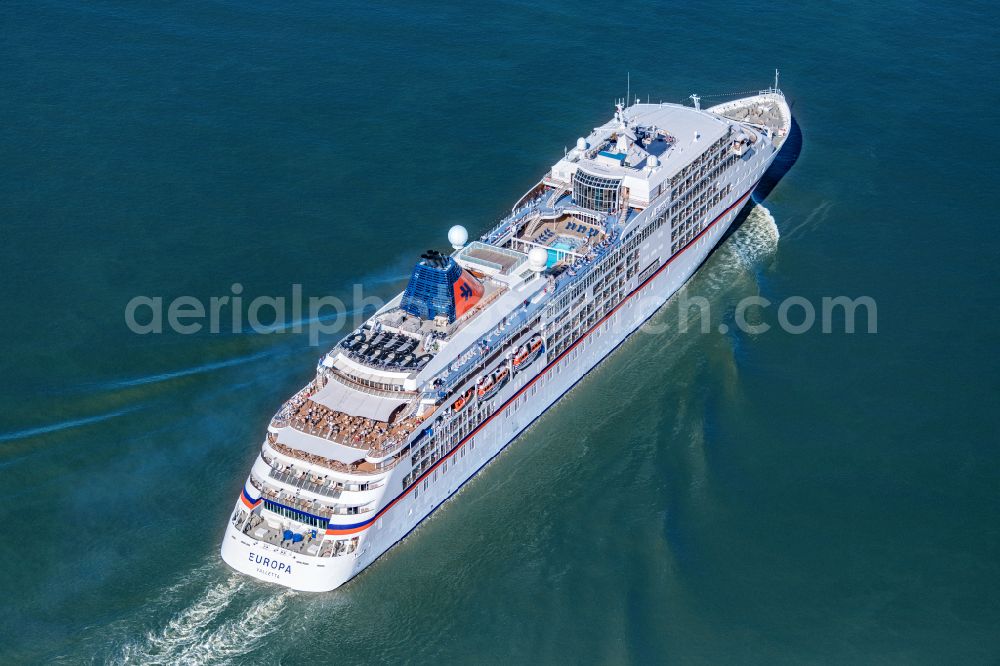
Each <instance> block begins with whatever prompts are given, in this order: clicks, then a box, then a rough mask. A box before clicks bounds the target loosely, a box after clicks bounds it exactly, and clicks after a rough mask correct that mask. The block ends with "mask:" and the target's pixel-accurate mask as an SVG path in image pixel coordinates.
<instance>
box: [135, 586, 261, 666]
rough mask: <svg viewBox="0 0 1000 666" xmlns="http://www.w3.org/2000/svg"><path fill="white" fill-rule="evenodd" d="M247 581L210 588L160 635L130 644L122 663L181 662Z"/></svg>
mask: <svg viewBox="0 0 1000 666" xmlns="http://www.w3.org/2000/svg"><path fill="white" fill-rule="evenodd" d="M244 584H245V582H244V580H243V579H242V578H241V577H239V576H236V575H232V576H230V577H229V578H228V579H227V580H225V581H223V582H222V583H218V584H217V585H213V586H212V587H210V588H208V590H206V591H205V593H204V594H203V595H202V596H201V597H200V598H199V599H198V600H197V601H195V602H194V603H193V604H191V605H190V606H188V607H187V608H185V609H184V610H182V611H180V612H179V613H177V614H176V615H174V617H173V618H172V619H171V620H170V621H169V622H168V623H167V625H166V626H165V627H164V628H163V629H161V630H160V631H159V632H149V633H148V634H147V635H146V638H145V640H143V641H141V642H139V643H130V644H127V645H126V646H125V647H124V649H123V651H122V656H121V663H142V664H164V663H174V662H176V661H177V655H178V653H180V652H183V651H184V650H186V649H188V648H190V647H191V645H193V644H194V643H195V642H197V641H198V640H199V639H200V638H201V632H202V631H203V630H204V629H205V628H206V627H208V626H209V625H210V624H211V623H212V621H213V620H215V619H216V618H218V616H219V614H220V613H221V612H222V611H223V610H225V608H226V607H227V606H229V604H230V603H231V602H232V600H233V598H234V597H236V595H237V593H239V591H240V590H241V589H242V588H243V586H244Z"/></svg>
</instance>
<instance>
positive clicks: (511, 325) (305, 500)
mask: <svg viewBox="0 0 1000 666" xmlns="http://www.w3.org/2000/svg"><path fill="white" fill-rule="evenodd" d="M694 99H695V107H694V108H691V107H688V106H681V105H674V104H640V103H636V104H633V105H632V106H628V107H625V106H624V105H622V104H619V105H617V107H616V110H615V114H614V117H613V118H612V119H611V120H609V121H608V122H607V123H605V124H603V125H601V126H600V127H597V128H595V129H594V130H593V132H591V133H590V134H589V135H588V136H586V137H581V138H580V139H578V140H577V141H576V145H575V146H574V148H573V149H572V150H569V151H567V152H566V154H565V156H564V157H563V158H562V159H560V160H559V161H558V162H556V164H555V165H554V166H553V167H552V169H551V170H550V171H549V172H548V173H547V174H545V176H544V177H543V178H542V180H541V181H539V183H538V184H537V185H536V186H535V187H533V188H532V189H531V190H530V191H529V192H527V193H526V194H525V195H524V196H522V197H521V199H520V200H519V201H518V202H517V204H516V205H515V206H514V208H513V210H512V212H511V214H510V215H509V216H507V217H506V218H504V219H503V220H502V221H501V222H500V223H499V224H498V225H496V226H495V227H494V228H493V229H492V230H490V231H489V232H488V233H486V234H484V235H483V236H482V237H481V238H480V239H479V240H477V241H473V242H468V238H467V233H466V232H465V230H464V229H462V228H461V227H455V228H453V229H452V230H451V232H450V233H449V241H450V242H451V244H452V246H453V248H454V251H453V252H451V253H450V254H442V253H440V252H436V251H429V252H427V253H425V254H424V255H423V256H422V257H421V258H420V260H419V261H418V262H417V264H416V265H415V267H414V269H413V273H412V275H411V277H410V280H409V283H408V284H407V287H406V290H405V291H404V292H403V293H401V294H399V295H398V296H397V297H396V298H395V299H393V300H392V301H390V302H389V303H388V304H387V305H386V306H385V307H383V308H382V309H381V310H379V311H378V312H376V313H375V314H374V315H373V316H372V317H371V318H369V319H368V320H367V321H366V322H365V323H364V324H363V325H362V326H361V327H360V328H358V329H357V330H355V331H352V332H351V333H349V334H348V335H347V336H346V337H345V338H344V339H343V340H341V341H340V342H339V343H338V344H337V346H335V347H334V348H333V349H331V350H330V351H329V352H328V353H326V354H325V355H323V357H322V358H321V359H320V360H319V362H318V364H317V366H316V373H315V376H314V377H313V378H312V380H311V381H310V382H309V383H308V384H307V385H306V386H305V387H303V388H302V389H301V390H300V391H299V392H298V393H296V394H295V395H294V396H292V397H291V398H290V399H289V400H288V401H287V402H286V403H285V404H284V405H283V406H282V408H281V409H280V410H279V411H278V413H277V414H276V415H275V416H274V418H273V419H272V420H271V423H270V425H269V427H268V429H267V434H266V437H265V439H264V442H263V445H262V447H261V452H260V455H259V456H258V457H257V459H256V460H255V462H254V464H253V467H252V468H251V472H250V476H249V478H248V479H247V481H246V484H245V486H244V488H243V490H242V492H241V494H240V497H239V499H238V501H237V503H236V508H235V510H234V512H233V515H232V518H231V521H230V523H229V525H228V527H227V530H226V535H225V537H224V539H223V544H222V556H223V558H224V559H225V560H226V562H228V563H229V564H230V565H231V566H232V567H234V568H235V569H237V570H239V571H242V572H244V573H247V574H249V575H251V576H254V577H256V578H260V579H262V580H271V581H275V582H277V583H280V584H282V585H286V586H288V587H291V588H294V589H299V590H311V591H322V590H331V589H334V588H336V587H338V586H339V585H341V584H343V583H344V582H346V581H347V580H349V579H350V578H352V577H353V576H354V575H356V574H357V573H359V572H360V571H362V570H363V569H364V568H365V567H366V566H368V565H369V564H370V563H371V562H373V561H374V560H375V559H376V558H378V557H379V556H380V555H381V554H382V553H384V552H385V551H386V550H388V549H389V548H390V547H391V546H392V545H394V544H395V543H397V542H398V541H399V540H400V539H402V538H403V537H404V536H406V535H407V534H408V533H409V532H410V531H411V530H412V529H413V528H414V527H416V525H418V524H419V523H420V521H421V520H423V519H424V518H425V517H427V516H428V515H429V514H430V513H431V512H433V511H434V509H436V508H437V507H438V506H439V505H440V504H441V503H442V502H444V501H445V500H446V499H447V498H448V497H450V496H451V495H452V494H454V493H455V492H456V491H457V490H458V488H459V487H460V486H462V484H464V483H465V482H466V481H467V480H469V479H470V478H471V477H472V476H474V475H475V474H476V472H478V471H479V470H480V469H481V468H482V467H483V466H485V465H486V464H487V463H488V462H489V461H490V460H492V459H493V458H494V457H495V456H496V455H497V454H498V453H499V452H500V451H501V450H502V449H504V447H506V446H507V445H508V444H509V443H510V442H511V441H512V440H514V439H515V438H516V437H517V435H518V434H519V433H521V432H522V431H523V430H524V429H525V428H526V427H527V426H528V425H530V424H531V423H532V422H533V421H534V420H535V419H536V418H538V417H539V416H540V415H541V414H542V413H543V412H544V411H545V410H546V409H548V408H549V407H550V406H551V405H552V404H554V403H555V402H556V401H557V400H558V399H559V398H560V397H561V396H562V395H563V394H564V393H565V392H566V391H568V390H569V389H570V388H572V387H573V385H574V384H576V382H577V381H579V379H580V378H582V377H583V376H584V375H585V374H586V373H587V372H588V371H589V370H590V369H591V368H593V367H594V366H595V365H596V364H597V363H598V362H600V361H601V360H602V359H603V358H604V357H606V356H607V355H608V354H609V353H610V352H611V351H612V350H614V349H615V348H616V347H617V346H618V345H619V344H621V343H622V342H623V341H624V340H625V338H627V337H628V335H629V334H631V333H632V332H633V331H635V330H636V329H637V328H638V327H639V326H640V325H641V324H642V323H643V322H644V321H645V320H646V319H648V318H649V317H650V316H651V315H652V314H653V313H654V312H655V311H656V310H657V309H658V308H659V307H660V306H662V305H663V303H664V302H666V300H667V299H668V298H669V297H670V296H671V295H672V294H673V293H674V292H675V291H676V290H677V289H678V288H679V287H680V286H681V285H683V284H684V282H685V281H686V280H687V279H688V278H690V276H691V275H692V274H693V273H694V271H695V270H696V269H697V267H698V266H699V265H701V263H702V262H703V261H704V259H705V258H706V257H707V256H708V254H709V253H710V252H711V250H712V249H713V248H714V247H715V245H716V244H717V243H718V242H719V241H720V239H721V238H722V237H723V235H724V234H725V231H726V230H727V229H728V227H729V226H730V224H731V223H732V221H733V219H734V218H735V217H736V215H737V214H738V213H739V211H740V209H741V208H742V207H743V206H744V205H745V204H746V202H747V201H748V199H749V197H750V194H751V192H752V191H753V189H754V187H755V186H756V184H757V182H758V181H759V180H760V178H761V176H762V175H763V173H764V171H765V170H766V169H767V167H768V166H769V165H770V164H771V162H772V161H773V159H774V157H775V155H776V153H777V151H778V150H779V148H780V147H781V145H782V143H783V141H784V139H785V137H786V136H787V134H788V132H789V130H790V127H791V114H790V111H789V108H788V105H787V104H786V102H785V99H784V96H783V95H782V93H781V91H780V90H778V89H777V86H775V87H774V88H771V89H768V90H766V91H762V92H761V93H760V94H759V95H755V96H752V97H747V98H743V99H739V100H735V101H733V102H729V103H727V104H723V105H719V106H716V107H712V108H709V109H705V110H702V109H700V108H698V106H699V105H698V100H697V98H696V97H695V98H694Z"/></svg>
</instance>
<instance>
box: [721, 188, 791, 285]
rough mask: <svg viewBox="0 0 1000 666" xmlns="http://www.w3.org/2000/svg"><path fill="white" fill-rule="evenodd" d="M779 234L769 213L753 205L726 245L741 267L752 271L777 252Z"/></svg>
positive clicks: (757, 205)
mask: <svg viewBox="0 0 1000 666" xmlns="http://www.w3.org/2000/svg"><path fill="white" fill-rule="evenodd" d="M780 238H781V233H780V232H779V231H778V225H777V223H776V222H775V221H774V216H773V215H771V211H769V210H768V209H767V208H765V207H764V206H762V205H761V204H755V205H754V207H753V210H751V211H750V214H749V215H748V216H747V219H746V220H744V222H743V224H742V226H740V228H739V229H737V230H736V233H734V234H733V235H732V237H731V238H730V239H729V241H728V242H727V243H726V245H727V247H728V249H729V250H730V252H732V254H733V256H734V257H735V258H736V259H738V260H739V262H740V263H741V264H742V267H743V268H745V269H747V270H754V269H756V268H757V267H758V266H760V265H761V263H763V262H764V261H766V260H767V259H769V258H771V257H773V256H774V254H775V252H777V251H778V240H779V239H780Z"/></svg>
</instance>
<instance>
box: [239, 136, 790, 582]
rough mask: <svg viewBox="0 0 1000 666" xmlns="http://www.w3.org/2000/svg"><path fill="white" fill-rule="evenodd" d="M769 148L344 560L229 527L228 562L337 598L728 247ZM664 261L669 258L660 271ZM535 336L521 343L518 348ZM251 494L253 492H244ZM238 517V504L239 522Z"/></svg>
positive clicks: (391, 484)
mask: <svg viewBox="0 0 1000 666" xmlns="http://www.w3.org/2000/svg"><path fill="white" fill-rule="evenodd" d="M767 148H768V150H767V151H766V152H765V151H763V150H762V151H760V153H759V154H757V155H752V156H749V158H748V159H746V160H744V162H745V163H744V164H741V165H740V168H738V169H735V170H734V171H733V173H731V174H730V175H729V176H728V177H727V184H729V185H731V188H730V189H731V194H729V195H727V196H726V197H725V198H724V199H723V200H722V201H720V202H719V203H718V204H717V205H716V207H715V208H714V209H713V210H712V211H710V213H709V216H707V217H706V219H707V220H711V221H710V222H707V223H706V224H705V226H704V228H703V229H702V230H701V231H700V233H698V235H697V236H695V237H694V238H692V239H691V240H690V241H689V242H688V243H687V244H686V245H685V246H684V247H683V248H681V249H679V250H678V251H677V252H675V253H673V254H672V255H671V253H670V250H671V237H670V233H671V231H670V225H663V226H662V227H660V228H659V229H657V230H656V231H654V232H653V233H652V234H650V235H649V236H648V238H647V239H646V240H644V241H643V242H642V243H641V244H640V245H639V246H638V248H637V251H638V253H639V259H638V265H640V266H646V267H647V268H646V269H644V270H643V271H642V272H641V273H639V274H638V275H637V276H634V277H633V278H631V283H630V285H629V289H628V290H627V292H623V294H624V295H623V297H622V298H620V299H619V300H618V302H617V303H616V304H614V306H613V307H612V308H611V309H610V310H609V311H608V312H607V313H606V314H604V315H603V316H602V317H601V318H600V319H599V320H597V321H596V322H595V323H594V324H593V325H592V326H590V327H589V328H587V329H586V330H585V331H582V332H581V334H580V335H579V336H578V337H576V338H575V340H574V341H573V342H572V343H571V344H569V345H568V346H565V347H564V348H561V349H559V350H558V351H556V350H554V349H552V348H550V345H549V344H548V343H546V344H545V345H544V346H543V350H542V353H540V354H539V355H538V358H536V359H532V360H531V361H529V362H527V363H525V364H524V367H523V368H519V369H518V372H517V373H512V376H511V377H510V379H509V380H508V381H507V382H506V383H505V385H504V386H503V387H502V388H501V389H500V390H499V392H498V393H497V394H496V395H494V396H491V397H489V398H486V397H484V398H482V400H484V401H485V400H489V401H490V404H489V415H488V416H485V417H484V418H483V420H482V421H481V422H479V423H478V424H476V425H475V427H474V428H472V429H471V431H470V432H468V433H467V434H464V435H463V436H462V437H460V438H458V440H457V442H456V444H455V445H454V446H453V447H452V448H450V449H449V450H448V452H447V453H446V454H445V455H444V456H443V457H441V458H440V459H439V460H437V461H436V463H435V464H434V465H433V466H432V467H430V468H429V469H427V470H426V471H425V472H422V473H421V474H420V475H419V476H417V477H416V478H415V479H411V478H410V476H407V477H406V478H404V477H403V474H404V472H403V471H399V472H398V473H390V474H389V476H388V477H387V479H386V483H385V485H386V487H387V488H391V489H392V490H393V492H392V493H391V494H389V492H388V491H385V492H386V496H385V497H384V499H383V501H382V503H381V506H382V507H383V508H382V509H380V510H379V511H378V512H376V513H375V514H374V516H373V517H371V518H369V519H367V520H363V521H359V522H356V523H349V524H343V525H338V526H337V528H336V529H334V530H333V531H332V532H328V534H335V535H336V536H338V537H342V536H345V535H346V536H351V537H357V547H356V549H355V550H353V551H352V552H351V553H350V554H346V555H340V556H337V557H327V558H320V557H308V556H303V555H301V554H296V553H293V552H291V551H289V550H287V549H285V548H282V547H281V546H279V545H275V544H268V543H262V542H259V541H256V540H254V539H252V538H249V537H248V536H246V535H244V534H241V532H240V530H239V529H238V528H237V527H236V526H235V524H234V523H233V522H232V521H231V522H230V524H229V526H228V529H227V533H226V536H225V539H224V544H223V549H222V550H223V552H222V554H223V558H224V559H225V561H226V562H227V563H229V564H230V566H232V567H233V568H235V569H237V570H239V571H241V572H243V573H246V574H248V575H250V576H253V577H255V578H258V579H260V580H264V581H269V582H276V583H279V584H282V585H285V586H287V587H290V588H293V589H297V590H305V591H327V590H332V589H335V588H337V587H339V586H340V585H342V584H344V583H345V582H347V581H348V580H350V579H351V578H353V577H354V576H355V575H357V574H358V573H360V572H361V571H363V570H364V569H365V568H366V567H367V566H368V565H370V564H371V563H372V562H374V561H375V560H376V559H377V558H378V557H380V556H381V555H382V554H384V553H385V552H386V551H387V550H389V549H390V548H391V547H392V546H393V545H395V544H396V543H398V542H399V541H400V540H402V539H403V538H405V537H406V536H407V535H408V534H409V533H410V532H412V531H413V530H414V529H415V528H416V527H417V526H418V525H419V524H420V523H421V522H422V521H423V520H424V519H426V518H427V517H428V516H430V515H431V514H432V513H433V512H434V511H435V510H436V509H437V508H438V507H439V506H441V505H442V504H443V503H444V502H445V501H447V500H448V499H449V498H450V497H452V496H453V495H454V494H455V493H457V492H458V491H459V490H460V489H461V488H462V487H463V486H464V485H465V484H466V483H467V482H468V481H470V480H471V479H472V478H474V477H475V476H476V474H477V473H478V472H479V471H480V470H482V469H483V468H484V467H485V466H486V465H488V464H489V463H490V462H491V461H492V460H493V459H494V458H496V457H497V456H498V455H499V454H500V453H501V452H503V451H504V450H505V449H506V448H507V446H508V445H509V444H511V443H512V442H513V441H514V440H516V439H517V437H518V436H519V435H520V434H521V433H522V432H523V431H524V430H525V429H526V428H528V427H529V426H530V425H531V424H532V423H533V422H534V421H535V420H536V419H538V418H539V417H540V416H541V415H542V414H544V413H545V412H546V411H547V410H548V409H549V408H550V407H552V406H553V405H554V404H556V403H557V402H558V401H559V399H560V398H561V397H562V396H563V395H565V394H566V393H567V392H568V391H569V390H571V389H572V388H573V387H574V386H575V385H576V384H577V383H578V382H579V381H581V380H582V379H583V378H584V377H585V376H586V375H587V374H588V373H589V372H590V371H591V370H593V369H594V368H595V367H596V366H597V365H598V364H599V363H600V362H601V361H602V360H603V359H605V358H607V357H608V356H609V355H610V354H611V352H613V351H614V350H615V349H617V348H618V347H619V346H620V345H621V344H622V343H624V342H625V340H627V339H628V337H629V336H630V335H631V334H632V333H634V332H635V331H636V330H638V328H639V327H640V326H642V324H643V323H644V322H646V321H647V320H648V319H649V318H650V317H652V316H653V315H654V314H655V313H656V312H657V310H659V309H660V308H661V307H662V306H663V305H664V304H665V303H666V302H667V300H668V299H669V298H670V297H671V296H672V295H673V294H674V293H676V292H677V290H678V289H680V288H681V287H682V286H683V285H684V283H685V282H687V280H688V279H690V278H691V276H692V275H693V274H694V273H695V272H696V271H697V269H698V268H699V266H701V264H702V263H703V262H704V261H705V260H706V259H707V257H708V256H709V255H710V253H711V252H712V250H713V249H714V248H715V247H716V246H717V245H718V244H719V243H720V242H721V241H722V240H723V239H724V238H725V237H726V232H727V231H728V230H729V228H730V226H731V225H732V223H733V221H734V220H735V219H736V218H737V216H738V215H739V213H740V211H741V210H742V209H743V208H744V207H745V206H746V205H747V203H748V202H749V200H750V196H751V193H752V192H753V190H754V188H755V187H756V185H757V183H758V182H759V180H760V178H761V176H762V175H763V174H764V172H765V171H766V170H767V168H768V166H770V164H771V162H772V161H773V159H774V157H775V155H776V153H777V149H775V148H773V146H767ZM661 257H668V258H666V259H665V260H663V261H662V262H661V261H660V258H661ZM534 333H535V332H528V333H526V337H525V340H527V339H528V337H530V336H531V335H532V334H534ZM470 402H471V404H466V405H463V407H462V411H463V412H464V411H467V410H469V409H473V410H475V409H476V408H477V407H476V405H477V402H478V401H477V398H473V399H472V401H470ZM483 408H484V409H485V406H483ZM248 490H252V489H250V488H249V486H248ZM393 495H394V496H393ZM241 508H242V504H241V502H239V501H238V502H237V505H236V509H237V512H239V511H240V510H241ZM331 527H333V525H332V523H331ZM265 558H266V559H267V564H265V563H264V561H265ZM275 559H277V560H278V562H279V563H278V564H277V565H275V564H274V560H275Z"/></svg>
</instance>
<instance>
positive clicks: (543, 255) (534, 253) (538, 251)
mask: <svg viewBox="0 0 1000 666" xmlns="http://www.w3.org/2000/svg"><path fill="white" fill-rule="evenodd" d="M547 263H549V253H548V251H547V250H546V249H545V248H544V247H533V248H531V250H529V251H528V266H529V267H530V268H531V270H533V271H535V272H536V273H540V272H541V271H544V270H545V265H546V264H547Z"/></svg>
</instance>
